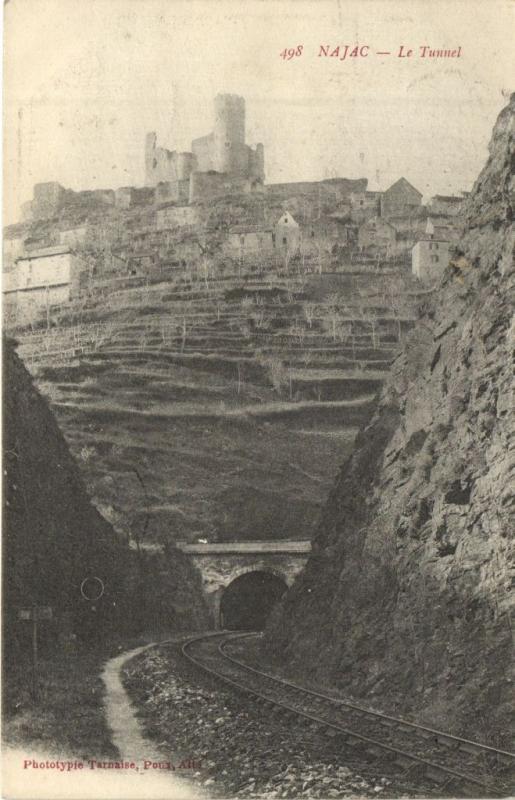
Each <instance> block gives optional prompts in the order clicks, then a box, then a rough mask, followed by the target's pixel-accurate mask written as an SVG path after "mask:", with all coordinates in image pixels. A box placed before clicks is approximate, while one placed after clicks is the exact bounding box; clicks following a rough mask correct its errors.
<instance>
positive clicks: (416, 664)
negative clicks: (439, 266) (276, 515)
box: [268, 95, 515, 746]
mask: <svg viewBox="0 0 515 800" xmlns="http://www.w3.org/2000/svg"><path fill="white" fill-rule="evenodd" d="M514 119H515V95H513V96H512V99H511V102H510V104H509V106H508V107H507V108H506V109H505V110H504V111H503V112H502V113H501V115H500V116H499V119H498V121H497V124H496V126H495V129H494V133H493V138H492V141H491V144H490V157H489V160H488V163H487V165H486V167H485V168H484V170H483V171H482V173H481V175H480V176H479V178H478V180H477V181H476V184H475V186H474V189H473V191H472V194H471V196H470V198H469V199H468V202H467V210H466V230H465V234H464V236H463V237H462V239H461V241H460V243H459V248H460V250H461V255H459V256H457V257H455V259H454V261H453V262H451V265H449V267H448V268H447V270H446V272H445V274H444V277H443V281H442V284H441V286H440V288H439V290H438V292H437V294H436V296H435V299H434V303H432V304H431V305H430V306H429V307H428V311H427V313H426V315H425V316H424V317H423V318H422V319H421V320H420V322H419V324H418V326H417V327H416V328H415V330H414V331H413V332H412V333H411V334H410V337H409V339H408V342H407V347H406V349H405V351H404V353H403V354H402V355H401V356H400V357H399V358H397V360H396V361H395V362H394V365H393V369H392V373H391V376H390V379H389V380H388V382H387V384H386V385H385V387H384V389H383V391H382V394H381V396H380V401H379V407H378V409H377V412H376V413H375V415H374V417H373V419H372V421H371V422H370V424H369V425H368V426H367V427H366V428H365V429H364V430H363V431H361V432H360V434H359V435H358V438H357V439H356V443H355V448H354V451H353V453H352V455H351V457H350V459H349V460H348V461H347V462H346V463H345V464H344V466H343V467H342V469H341V471H340V474H339V476H338V478H337V480H336V483H335V486H334V489H333V490H332V492H331V495H330V498H329V501H328V503H327V505H326V508H325V509H324V512H323V515H322V520H321V524H320V527H319V529H318V531H317V534H316V536H315V539H314V542H313V553H312V556H311V557H310V560H309V562H308V565H307V567H306V569H305V571H304V573H303V574H302V575H301V576H300V578H299V579H298V580H297V582H296V584H295V585H294V587H293V589H292V590H291V591H290V592H289V593H288V595H287V597H286V599H285V601H284V603H283V606H282V609H281V610H280V612H279V613H277V614H276V615H275V618H274V619H273V621H272V623H271V625H270V629H269V633H268V645H269V648H270V649H271V651H272V652H274V653H275V654H276V655H277V657H279V658H281V659H282V660H284V662H285V663H288V664H289V665H291V666H292V668H293V669H298V670H301V671H304V672H305V673H308V674H309V675H310V676H311V677H316V678H317V679H319V680H323V681H324V682H330V683H333V684H335V685H338V686H339V687H341V688H342V689H343V690H344V691H345V693H346V694H347V695H348V696H351V697H356V698H361V699H363V700H364V701H366V702H367V703H368V704H370V705H376V707H383V708H385V709H390V710H393V711H394V712H395V713H396V714H402V713H406V714H412V715H413V716H415V717H416V718H417V719H419V720H420V721H425V722H426V723H429V724H432V725H434V726H435V727H442V726H443V727H445V728H447V729H451V730H452V731H454V732H456V733H461V734H466V735H467V736H469V737H471V738H475V737H479V738H481V739H483V740H487V741H489V742H490V743H491V744H493V745H501V746H508V745H509V741H510V724H511V723H510V720H511V721H512V720H513V716H512V713H511V704H512V698H513V689H512V687H513V682H512V681H513V677H514V675H513V663H514V662H513V650H512V623H511V621H510V612H513V606H514V598H513V593H511V594H510V552H511V539H512V535H513V530H514V529H515V513H514V498H513V493H512V491H511V488H510V487H511V486H512V485H513V474H512V472H511V471H510V470H511V467H510V464H511V463H512V460H513V457H514V455H515V438H514V431H515V425H514V412H513V404H512V402H511V398H512V397H513V388H514V387H513V373H512V369H511V366H510V352H511V350H512V347H513V323H512V316H513V307H512V303H511V300H510V293H511V296H512V293H513V290H514V289H515V271H514V264H513V247H514V243H515V236H514V230H513V222H512V220H513V210H514V205H515V202H514V201H515V192H514V183H513V176H512V173H511V154H512V152H513V145H514V142H513V138H514V134H513V131H514Z"/></svg>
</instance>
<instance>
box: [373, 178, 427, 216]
mask: <svg viewBox="0 0 515 800" xmlns="http://www.w3.org/2000/svg"><path fill="white" fill-rule="evenodd" d="M421 203H422V193H421V192H419V191H418V189H415V187H414V186H412V185H411V183H409V181H407V180H406V178H399V180H398V181H396V182H395V183H393V184H392V185H391V186H390V188H389V189H387V190H386V191H385V192H383V193H382V195H381V202H380V205H381V216H382V217H395V216H397V217H402V216H410V215H411V214H412V213H413V212H416V211H417V210H418V209H419V208H420V205H421Z"/></svg>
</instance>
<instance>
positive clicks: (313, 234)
mask: <svg viewBox="0 0 515 800" xmlns="http://www.w3.org/2000/svg"><path fill="white" fill-rule="evenodd" d="M314 237H315V231H311V238H312V239H314Z"/></svg>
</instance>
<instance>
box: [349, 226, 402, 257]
mask: <svg viewBox="0 0 515 800" xmlns="http://www.w3.org/2000/svg"><path fill="white" fill-rule="evenodd" d="M396 239H397V232H396V230H395V228H394V227H393V225H390V223H389V222H387V221H386V220H385V219H382V218H381V217H374V219H369V220H367V221H366V222H364V223H363V224H362V225H360V227H359V230H358V247H359V248H360V250H367V251H372V252H374V253H381V254H382V255H385V256H388V255H393V254H394V252H395V250H396V248H395V244H396Z"/></svg>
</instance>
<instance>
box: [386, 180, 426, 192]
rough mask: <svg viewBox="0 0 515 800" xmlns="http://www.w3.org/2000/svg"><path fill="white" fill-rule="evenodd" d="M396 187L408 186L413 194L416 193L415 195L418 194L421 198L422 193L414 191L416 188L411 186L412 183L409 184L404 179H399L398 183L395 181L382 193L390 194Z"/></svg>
mask: <svg viewBox="0 0 515 800" xmlns="http://www.w3.org/2000/svg"><path fill="white" fill-rule="evenodd" d="M397 186H409V188H410V189H413V191H414V192H416V193H417V194H418V195H419V196H420V197H422V192H419V190H418V189H416V188H415V187H414V186H413V184H412V183H410V182H409V181H407V180H406V178H399V180H398V181H395V183H392V185H391V186H389V187H388V189H386V191H385V192H384V194H388V192H391V191H392V189H395V188H396V187H397Z"/></svg>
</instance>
